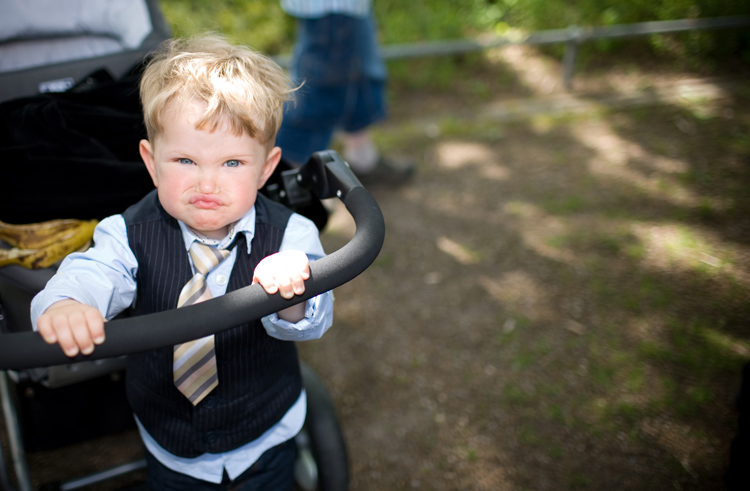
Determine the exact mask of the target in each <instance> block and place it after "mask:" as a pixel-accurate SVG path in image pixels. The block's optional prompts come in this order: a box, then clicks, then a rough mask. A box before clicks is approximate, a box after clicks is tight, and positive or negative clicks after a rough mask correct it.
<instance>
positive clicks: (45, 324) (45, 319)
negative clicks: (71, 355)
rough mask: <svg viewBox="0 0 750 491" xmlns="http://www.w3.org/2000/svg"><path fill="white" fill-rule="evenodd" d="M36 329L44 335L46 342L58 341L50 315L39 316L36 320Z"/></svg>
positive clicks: (53, 342)
mask: <svg viewBox="0 0 750 491" xmlns="http://www.w3.org/2000/svg"><path fill="white" fill-rule="evenodd" d="M36 330H37V332H39V335H40V336H42V339H44V342H46V343H49V344H55V343H56V342H57V334H55V330H54V329H53V328H52V321H51V320H50V318H49V316H47V315H41V316H39V320H37V321H36Z"/></svg>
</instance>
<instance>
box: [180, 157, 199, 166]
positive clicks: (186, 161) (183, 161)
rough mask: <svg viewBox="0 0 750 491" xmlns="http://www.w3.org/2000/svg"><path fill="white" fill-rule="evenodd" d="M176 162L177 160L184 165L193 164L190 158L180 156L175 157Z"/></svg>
mask: <svg viewBox="0 0 750 491" xmlns="http://www.w3.org/2000/svg"><path fill="white" fill-rule="evenodd" d="M177 162H179V163H181V164H185V165H193V164H194V163H195V162H193V161H192V160H190V159H185V158H182V159H177Z"/></svg>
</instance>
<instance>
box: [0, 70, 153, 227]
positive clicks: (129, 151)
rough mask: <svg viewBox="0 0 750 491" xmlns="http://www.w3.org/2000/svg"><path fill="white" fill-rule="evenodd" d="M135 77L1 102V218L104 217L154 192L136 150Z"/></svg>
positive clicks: (98, 79) (139, 134)
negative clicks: (64, 91)
mask: <svg viewBox="0 0 750 491" xmlns="http://www.w3.org/2000/svg"><path fill="white" fill-rule="evenodd" d="M138 75H139V74H138V73H137V72H135V71H134V72H133V73H131V74H129V75H127V76H126V77H124V78H123V79H122V80H120V81H112V80H107V77H106V75H104V76H103V74H101V73H99V74H96V75H93V76H92V77H90V78H89V81H88V83H87V84H86V85H85V87H81V88H78V89H73V91H71V92H66V93H60V94H41V95H38V96H33V97H24V98H20V99H15V100H11V101H7V102H4V103H2V104H0V166H2V167H1V168H0V170H1V172H2V174H0V176H1V177H0V178H1V179H2V182H3V192H2V193H0V220H3V221H6V222H10V223H33V222H41V221H45V220H52V219H56V218H78V219H92V218H96V219H101V218H104V217H106V216H109V215H112V214H116V213H120V212H122V211H123V210H124V209H125V208H127V207H128V206H129V205H130V204H132V203H134V202H136V201H138V200H139V199H140V198H141V197H143V196H145V195H146V194H147V193H148V192H149V191H150V190H152V189H153V184H152V182H151V178H150V177H149V175H148V172H147V171H146V168H145V166H144V165H143V162H142V161H141V158H140V155H139V154H138V141H140V140H141V139H142V138H146V131H145V127H144V125H143V118H142V116H141V111H140V102H139V100H138V85H137V84H138ZM84 89H85V90H84Z"/></svg>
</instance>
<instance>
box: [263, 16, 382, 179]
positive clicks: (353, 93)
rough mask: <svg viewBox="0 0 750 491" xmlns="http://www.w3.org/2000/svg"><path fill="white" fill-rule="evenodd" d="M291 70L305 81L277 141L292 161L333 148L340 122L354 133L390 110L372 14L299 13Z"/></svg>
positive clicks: (348, 130)
mask: <svg viewBox="0 0 750 491" xmlns="http://www.w3.org/2000/svg"><path fill="white" fill-rule="evenodd" d="M291 72H292V78H293V79H294V80H295V82H296V83H304V85H303V86H302V87H301V88H300V89H299V90H298V91H297V92H296V101H295V102H294V103H291V104H287V106H286V108H285V114H284V120H283V122H282V124H281V129H280V131H279V134H278V136H277V138H276V145H278V146H279V147H281V149H282V154H283V155H284V157H285V158H286V159H287V160H289V161H291V162H292V163H295V164H303V163H305V162H306V161H307V159H308V158H309V157H310V154H311V153H313V152H316V151H319V150H325V149H326V148H328V145H329V144H330V141H331V137H332V136H333V132H334V130H336V129H337V128H340V129H343V130H344V131H346V132H350V133H353V132H357V131H361V130H363V129H365V128H367V127H368V126H370V125H371V124H373V123H375V122H376V121H379V120H380V119H382V118H384V117H385V116H386V112H387V109H386V102H385V83H386V69H385V65H384V63H383V61H382V60H381V59H380V56H379V54H378V46H377V39H376V27H375V19H374V18H373V16H372V15H370V16H369V17H365V18H357V17H351V16H347V15H340V14H331V15H327V16H325V17H321V18H319V19H299V20H298V23H297V41H296V44H295V49H294V56H293V60H292V68H291Z"/></svg>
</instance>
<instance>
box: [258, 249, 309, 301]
mask: <svg viewBox="0 0 750 491" xmlns="http://www.w3.org/2000/svg"><path fill="white" fill-rule="evenodd" d="M309 278H310V262H309V260H308V259H307V254H305V253H304V252H302V251H284V252H277V253H276V254H271V255H270V256H267V257H265V258H263V259H262V260H261V261H260V262H259V263H258V265H257V266H256V267H255V271H254V272H253V284H255V283H260V284H261V286H262V287H263V289H264V290H265V291H266V292H267V293H269V294H271V295H273V294H274V293H276V292H277V291H278V292H280V293H281V296H282V297H284V298H286V299H287V300H288V299H290V298H292V297H294V295H302V294H303V293H305V280H307V279H309Z"/></svg>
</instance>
